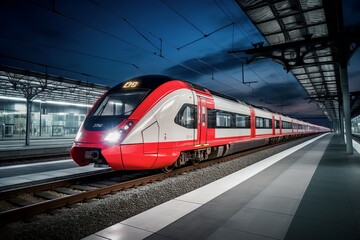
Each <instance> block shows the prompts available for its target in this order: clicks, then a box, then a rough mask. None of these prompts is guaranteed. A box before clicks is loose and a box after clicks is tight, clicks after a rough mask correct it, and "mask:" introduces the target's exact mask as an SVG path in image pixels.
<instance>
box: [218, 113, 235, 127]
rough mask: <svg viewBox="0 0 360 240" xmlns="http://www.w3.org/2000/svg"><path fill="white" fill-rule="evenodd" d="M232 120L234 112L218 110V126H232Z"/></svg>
mask: <svg viewBox="0 0 360 240" xmlns="http://www.w3.org/2000/svg"><path fill="white" fill-rule="evenodd" d="M231 122H232V114H231V113H228V112H222V111H218V112H216V127H225V128H230V127H231Z"/></svg>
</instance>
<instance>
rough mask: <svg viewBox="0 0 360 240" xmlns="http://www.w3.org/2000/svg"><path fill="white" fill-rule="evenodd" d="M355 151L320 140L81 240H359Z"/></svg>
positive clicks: (359, 162) (359, 169)
mask: <svg viewBox="0 0 360 240" xmlns="http://www.w3.org/2000/svg"><path fill="white" fill-rule="evenodd" d="M354 148H355V149H356V151H354V154H353V155H349V154H347V153H346V148H345V145H344V144H343V143H342V140H341V136H340V135H334V134H325V135H322V136H319V137H317V138H315V139H312V140H310V141H307V142H305V143H302V144H300V145H298V146H295V147H293V148H291V149H288V150H286V151H284V152H281V153H279V154H276V155H274V156H272V157H269V158H267V159H265V160H263V161H261V162H258V163H256V164H254V165H251V166H249V167H247V168H245V169H242V170H240V171H238V172H236V173H233V174H231V175H229V176H227V177H225V178H222V179H219V180H217V181H215V182H213V183H211V184H208V185H206V186H204V187H202V188H199V189H197V190H195V191H192V192H189V193H187V194H185V195H182V196H180V197H178V198H176V199H173V200H170V201H168V202H166V203H164V204H161V205H159V206H157V207H154V208H152V209H150V210H148V211H145V212H143V213H141V214H138V215H136V216H134V217H131V218H129V219H126V220H124V221H122V222H120V223H118V224H115V225H113V226H111V227H109V228H106V229H104V230H101V231H99V232H97V233H95V234H93V235H90V236H88V237H86V238H85V239H87V240H95V239H148V240H151V239H157V240H158V239H163V240H165V239H211V240H216V239H252V240H260V239H261V240H265V239H327V240H329V239H359V237H360V190H359V189H360V155H359V152H360V146H359V144H358V143H356V142H354Z"/></svg>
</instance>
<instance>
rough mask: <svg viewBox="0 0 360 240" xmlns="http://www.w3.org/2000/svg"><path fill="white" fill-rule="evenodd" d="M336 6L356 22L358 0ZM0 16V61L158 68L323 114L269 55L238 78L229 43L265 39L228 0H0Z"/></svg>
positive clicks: (293, 110) (352, 74) (67, 68)
mask: <svg viewBox="0 0 360 240" xmlns="http://www.w3.org/2000/svg"><path fill="white" fill-rule="evenodd" d="M343 8H344V16H346V17H345V19H344V24H345V27H346V28H354V27H357V26H359V25H360V17H359V12H360V1H357V0H344V3H343ZM0 21H1V23H2V24H1V26H2V27H1V32H0V48H1V51H0V64H3V65H9V66H14V67H20V68H25V69H30V70H34V71H39V72H45V71H46V70H47V71H48V73H50V74H54V75H58V76H64V77H70V78H74V79H78V80H81V81H87V82H95V83H99V84H103V85H108V86H114V85H116V84H118V83H119V82H122V81H125V80H127V79H129V78H132V77H136V76H140V75H145V74H164V75H169V76H172V77H175V78H179V79H184V80H187V81H190V82H194V83H197V84H199V85H202V86H204V87H207V88H209V89H211V90H215V91H217V92H220V93H223V94H226V95H229V96H232V97H236V98H238V99H240V100H245V101H247V102H250V103H253V104H256V105H263V106H266V107H269V108H271V109H273V110H275V111H280V112H283V113H284V114H288V115H291V116H295V117H298V118H302V119H305V120H306V121H309V122H315V123H321V122H322V123H326V121H325V122H324V119H321V118H323V117H324V115H323V113H322V111H321V110H320V109H319V108H318V107H317V105H316V103H313V102H311V103H309V100H305V98H306V96H307V95H306V92H305V90H304V89H303V88H302V86H301V85H300V83H298V81H297V80H296V79H295V78H294V76H293V75H292V74H291V73H287V72H286V71H285V70H284V69H283V67H282V66H281V65H279V64H278V63H275V62H273V61H271V60H261V61H256V62H253V63H251V64H250V65H245V66H244V69H245V81H246V82H249V81H255V83H251V84H243V83H242V74H241V73H242V71H241V61H244V59H243V58H242V57H245V56H241V55H239V54H237V55H234V54H229V53H228V51H230V50H234V49H249V48H251V47H252V43H256V42H260V41H265V40H264V39H263V37H262V36H261V35H260V34H259V32H258V31H257V29H256V28H255V27H254V26H253V25H252V23H251V22H250V21H249V19H248V18H247V17H246V15H245V14H244V13H243V12H242V10H241V9H240V7H239V6H238V5H237V4H236V2H235V1H234V0H191V1H190V0H181V1H180V0H135V1H134V0H132V1H118V0H113V1H100V0H77V1H73V0H61V1H60V0H58V1H56V0H54V1H49V0H34V1H20V0H4V1H0ZM205 35H208V36H207V37H204V36H205ZM45 65H47V66H48V68H47V69H46V68H45ZM359 65H360V53H359V51H358V52H356V53H355V55H354V56H353V58H352V59H351V61H350V63H349V69H348V72H349V85H350V92H354V91H360V81H359V76H360V68H359V67H358V66H359ZM318 118H320V120H318Z"/></svg>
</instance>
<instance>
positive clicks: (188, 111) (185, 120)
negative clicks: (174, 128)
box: [174, 104, 197, 128]
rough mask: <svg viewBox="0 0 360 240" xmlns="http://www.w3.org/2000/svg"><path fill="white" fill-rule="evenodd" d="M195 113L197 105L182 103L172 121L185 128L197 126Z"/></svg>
mask: <svg viewBox="0 0 360 240" xmlns="http://www.w3.org/2000/svg"><path fill="white" fill-rule="evenodd" d="M196 113H197V107H196V106H195V105H191V104H184V105H183V106H182V107H181V108H180V110H179V112H178V114H177V115H176V117H175V119H174V121H175V123H176V124H178V125H180V126H182V127H185V128H197V119H196Z"/></svg>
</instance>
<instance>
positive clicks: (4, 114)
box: [0, 66, 108, 141]
mask: <svg viewBox="0 0 360 240" xmlns="http://www.w3.org/2000/svg"><path fill="white" fill-rule="evenodd" d="M0 84H1V85H2V87H1V88H0V89H1V90H0V141H1V140H22V139H23V140H26V136H27V134H28V138H29V139H40V138H44V139H45V138H74V137H75V135H76V133H77V130H78V128H79V127H80V125H81V123H82V122H83V120H84V119H85V116H86V114H87V112H88V111H89V110H90V108H91V106H92V104H93V103H94V102H95V101H96V100H97V99H98V98H99V97H100V96H101V95H102V94H103V93H104V92H105V91H106V90H107V89H108V87H105V86H101V85H97V84H93V83H91V84H89V83H84V82H80V81H77V80H73V79H68V78H63V77H57V76H53V75H51V76H50V75H47V74H43V73H35V72H31V71H28V70H23V69H16V68H10V67H3V66H2V67H1V69H0ZM27 106H29V107H30V111H29V112H30V118H29V119H30V121H29V127H28V128H27V116H28V108H27ZM27 129H28V132H27Z"/></svg>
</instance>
